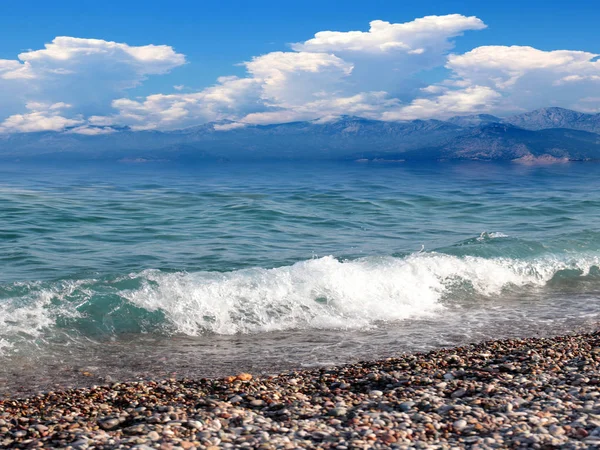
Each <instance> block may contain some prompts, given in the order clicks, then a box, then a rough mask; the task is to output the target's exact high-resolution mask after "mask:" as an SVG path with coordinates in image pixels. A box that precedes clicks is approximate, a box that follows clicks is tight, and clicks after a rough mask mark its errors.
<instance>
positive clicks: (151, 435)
mask: <svg viewBox="0 0 600 450" xmlns="http://www.w3.org/2000/svg"><path fill="white" fill-rule="evenodd" d="M146 436H148V439H150V440H152V441H158V440H159V439H160V434H158V433H157V432H156V431H151V432H150V433H148V434H147V435H146Z"/></svg>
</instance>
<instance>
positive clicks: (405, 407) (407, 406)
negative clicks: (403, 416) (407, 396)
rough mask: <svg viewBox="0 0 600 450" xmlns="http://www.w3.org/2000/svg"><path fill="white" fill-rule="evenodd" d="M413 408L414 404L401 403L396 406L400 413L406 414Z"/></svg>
mask: <svg viewBox="0 0 600 450" xmlns="http://www.w3.org/2000/svg"><path fill="white" fill-rule="evenodd" d="M413 406H415V402H402V403H400V404H399V405H398V408H400V411H402V412H407V411H410V410H411V409H412V407H413Z"/></svg>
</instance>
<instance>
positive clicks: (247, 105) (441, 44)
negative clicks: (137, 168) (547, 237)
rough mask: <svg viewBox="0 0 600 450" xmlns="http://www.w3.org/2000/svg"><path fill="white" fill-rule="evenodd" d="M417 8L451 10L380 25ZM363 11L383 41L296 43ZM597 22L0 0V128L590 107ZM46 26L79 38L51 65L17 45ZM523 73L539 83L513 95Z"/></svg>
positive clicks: (540, 8) (521, 5) (475, 13)
mask: <svg viewBox="0 0 600 450" xmlns="http://www.w3.org/2000/svg"><path fill="white" fill-rule="evenodd" d="M450 15H452V16H450ZM427 16H437V17H442V18H443V17H450V19H443V22H444V25H443V27H446V28H445V30H446V31H443V32H441V33H440V32H439V28H440V25H439V23H441V22H440V21H442V19H440V20H438V21H437V22H435V23H434V22H433V21H430V23H429V24H424V25H423V24H420V25H418V26H419V27H421V25H423V27H424V28H422V29H421V28H419V29H418V30H416V31H415V33H422V34H423V36H422V39H421V38H419V39H416V40H415V39H413V35H411V34H410V33H412V31H411V32H410V33H408V34H407V32H405V31H401V30H400V31H398V30H396V31H397V32H396V31H394V30H395V29H394V26H395V25H397V24H410V23H412V22H413V21H415V20H418V19H421V18H424V17H427ZM463 18H464V19H463ZM468 18H470V19H468ZM467 19H468V20H467ZM373 20H379V21H384V22H389V23H390V27H388V28H389V30H387V29H381V27H380V29H379V31H380V34H379V35H378V36H379V37H377V36H374V35H373V33H371V34H364V36H362V37H361V38H360V39H363V38H364V39H365V40H364V42H368V41H369V39H371V38H376V39H378V41H377V42H378V44H377V45H380V46H381V45H383V46H385V45H388V47H385V50H381V48H384V47H380V48H379V49H378V50H377V51H375V50H373V48H370V47H369V48H367V47H364V46H363V47H360V46H361V45H362V44H360V45H359V47H360V48H358V47H356V48H355V47H353V48H350V47H347V46H346V47H344V45H345V44H343V45H341V46H339V45H338V44H335V45H333V44H331V43H324V41H323V42H316V43H315V42H313V43H312V44H307V42H310V41H309V40H310V39H311V38H313V37H314V36H315V33H318V32H323V31H335V32H340V33H345V34H343V35H339V36H337V37H335V39H338V38H339V39H342V41H344V40H345V39H347V38H348V37H349V36H350V34H348V32H350V31H354V30H357V31H362V32H365V33H366V32H368V31H369V28H370V26H369V23H370V22H371V21H373ZM476 21H477V22H476ZM438 22H439V23H438ZM598 23H600V6H598V4H597V2H595V1H568V2H567V1H536V0H534V1H531V0H530V1H523V2H517V1H503V2H487V1H460V2H459V1H456V2H450V1H445V2H443V1H428V0H422V1H419V2H408V1H398V0H396V1H377V0H373V1H369V2H365V1H360V2H359V1H345V2H343V3H342V2H328V1H312V0H310V1H302V2H280V1H279V2H275V1H253V2H249V1H220V2H198V1H195V2H192V1H171V2H164V1H161V2H152V1H143V2H142V1H120V2H117V1H112V0H109V1H106V0H105V1H102V2H97V1H96V2H91V1H81V0H80V1H72V0H68V1H60V2H53V3H50V2H41V1H40V2H37V1H29V2H3V3H2V5H1V6H0V132H20V131H39V130H44V129H52V130H57V131H60V130H62V129H66V128H69V129H72V128H73V127H77V128H80V131H81V132H84V133H92V132H94V133H95V132H99V130H100V131H102V130H104V131H105V132H110V131H111V128H110V127H111V126H114V125H129V126H133V127H138V128H140V129H144V128H158V129H169V128H177V127H183V126H189V125H192V124H196V123H202V122H206V121H212V120H225V119H226V120H233V121H235V122H237V123H239V124H244V123H271V122H278V121H287V120H301V119H302V120H304V119H316V118H318V117H325V116H335V115H336V114H339V113H342V112H346V111H347V112H351V113H355V114H357V115H363V116H368V117H373V118H379V119H386V120H405V119H411V118H428V117H436V116H437V117H442V118H443V117H444V116H447V115H453V114H467V113H479V112H490V113H496V114H507V113H510V112H517V111H520V110H524V109H528V108H533V107H540V106H552V105H556V106H565V107H572V108H576V109H580V110H585V111H589V112H597V111H599V110H600V100H599V99H596V97H600V82H598V80H600V64H596V60H595V59H594V58H595V55H596V54H597V53H600V40H599V39H598V33H597V24H598ZM411 27H412V25H409V26H408V27H407V29H409V30H412V29H413V28H411ZM394 33H396V34H395V35H394ZM398 33H399V34H398ZM57 36H66V37H68V38H74V39H79V40H71V41H61V42H59V43H58V44H57V46H56V48H57V49H58V50H61V49H63V48H66V47H68V48H69V49H73V48H75V47H77V49H76V51H75V52H74V53H73V52H71V53H70V56H69V58H70V59H69V60H68V64H66V65H64V67H63V65H61V64H59V63H58V62H59V60H60V61H65V59H64V57H63V56H62V54H59V53H56V52H55V53H52V54H50V53H48V54H42V53H32V54H30V56H29V57H30V58H32V59H31V61H27V58H28V57H27V56H26V57H21V58H19V56H18V55H20V54H23V53H24V52H25V53H26V52H27V51H29V50H32V51H40V50H42V49H44V45H45V44H49V43H51V42H52V41H53V40H54V39H55V38H56V37H57ZM85 39H96V40H99V42H100V44H98V42H96V43H93V45H92V46H93V47H94V52H96V54H99V52H100V49H101V50H102V52H103V53H102V54H103V56H102V57H100V56H94V57H93V58H92V57H90V56H89V44H90V43H89V42H86V41H85ZM386 39H387V40H388V41H389V42H388V41H386ZM411 39H412V40H413V41H414V42H413V41H411ZM105 41H106V42H114V43H117V44H119V45H121V44H122V47H119V48H116V49H115V48H113V47H111V48H110V49H109V48H108V47H110V46H108V47H106V45H105V44H102V43H103V42H105ZM353 42H354V41H353ZM356 42H358V41H356ZM361 42H362V41H361ZM293 43H295V44H296V47H293V46H290V44H293ZM151 44H153V45H160V46H167V47H168V49H169V51H168V52H167V53H164V54H162V55H159V56H156V55H154V56H152V58H153V59H152V61H148V60H147V59H143V58H142V59H143V61H142V62H140V61H141V60H140V57H139V55H138V53H136V52H137V51H136V50H131V51H130V49H132V48H134V49H135V48H145V46H148V45H151ZM98 45H100V47H98ZM352 45H354V44H352ZM369 45H370V44H369ZM65 46H66V47H65ZM74 46H75V47H74ZM81 46H82V47H81ZM103 46H104V47H103ZM419 46H422V47H419ZM86 49H87V50H86ZM477 49H479V50H477ZM507 49H508V50H507ZM529 49H531V50H529ZM58 50H57V51H58ZM380 50H381V51H380ZM474 50H477V51H476V52H475V53H471V54H470V53H469V52H473V51H474ZM557 50H558V51H562V50H568V51H572V52H571V53H570V54H563V53H556V52H555V53H552V52H553V51H557ZM61 51H62V50H61ZM140 51H142V50H140ZM143 51H145V50H143ZM148 51H150V50H148ZM165 51H166V50H165ZM169 52H170V53H169ZM582 52H587V53H586V54H585V55H583V56H582ZM131 54H133V55H134V57H133V59H130V60H128V61H125V58H129V57H131ZM73 55H75V56H73ZM82 55H85V57H84V56H82ZM265 55H267V57H266V58H263V59H261V58H262V57H264V56H265ZM410 55H412V56H410ZM450 55H455V56H458V58H455V60H453V61H450V59H449V58H451V56H450ZM461 55H462V56H463V57H462V59H461V58H460V57H461ZM586 55H587V56H586ZM94 58H95V59H94ZM144 58H146V57H144ZM253 58H254V61H255V64H254V65H250V66H249V65H244V64H243V63H245V62H250V61H253ZM307 58H308V59H307ZM513 61H526V62H527V61H530V62H531V64H530V65H529V67H525V66H523V65H522V64H521V65H516V66H515V64H513ZM142 63H143V64H142ZM17 64H20V66H17ZM28 64H29V65H31V67H30V68H29V67H24V66H27V65H28ZM502 65H503V67H502V68H501V70H500V69H498V67H499V66H502ZM142 66H143V67H142ZM540 67H541V68H543V69H544V70H545V71H544V70H539V69H540ZM3 68H4V69H3ZM108 68H110V70H108ZM17 69H18V70H19V71H18V72H16V70H17ZM105 69H106V71H105ZM369 69H371V70H369ZM2 70H4V72H3V71H2ZM219 77H229V78H227V79H221V80H220V81H218V80H219ZM231 77H237V79H235V80H234V79H232V78H231ZM597 77H598V78H597ZM490 80H491V81H490ZM175 86H177V87H178V88H175ZM534 86H535V88H536V89H537V90H539V93H538V94H536V93H534V92H526V94H525V95H518V94H517V93H518V92H524V91H529V90H530V89H529V87H534ZM207 89H209V91H206V90H207ZM595 92H598V93H599V94H597V95H596V94H595ZM153 95H163V96H169V95H175V97H172V98H166V97H165V98H163V97H161V98H158V97H152V98H150V97H149V96H153ZM177 96H179V97H177ZM519 97H523V98H519ZM595 99H596V100H595ZM597 100H598V101H597ZM544 101H546V102H547V103H548V104H543V102H544ZM211 102H212V103H211ZM190 105H191V106H190ZM236 126H237V125H236ZM240 126H242V125H240ZM90 127H91V128H90ZM102 127H104V128H102ZM90 130H92V131H90Z"/></svg>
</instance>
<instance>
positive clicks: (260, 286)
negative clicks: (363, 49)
mask: <svg viewBox="0 0 600 450" xmlns="http://www.w3.org/2000/svg"><path fill="white" fill-rule="evenodd" d="M598 266H600V258H599V256H598V255H595V254H579V255H576V256H570V257H569V256H567V255H546V256H544V257H542V258H537V259H529V260H525V259H523V260H520V259H512V258H482V257H476V256H453V255H447V254H442V253H435V252H431V253H425V252H420V253H415V254H412V255H408V256H406V257H402V258H395V257H367V258H362V259H357V260H350V261H340V260H338V259H336V258H334V257H332V256H327V257H322V258H316V259H311V260H307V261H302V262H298V263H296V264H293V265H291V266H284V267H278V268H273V269H264V268H254V269H243V270H237V271H232V272H224V273H221V272H195V273H187V272H175V273H173V272H164V271H159V270H145V271H142V272H139V273H133V274H130V275H128V276H125V277H123V276H121V277H116V278H115V277H113V278H106V279H99V280H95V279H88V280H78V281H61V282H54V283H40V282H36V283H15V284H13V285H11V286H8V287H7V286H4V287H3V291H2V292H3V296H4V300H3V305H4V307H3V309H2V311H0V342H1V343H2V344H0V347H7V346H8V345H9V344H14V343H15V342H23V341H34V340H36V339H38V340H39V339H41V340H43V339H44V338H45V337H46V336H47V335H48V334H49V333H50V334H51V333H52V332H56V331H57V330H58V331H60V332H61V333H64V332H66V333H69V332H70V331H72V330H74V329H76V330H77V332H78V333H83V334H84V335H85V334H86V330H88V331H89V330H91V329H93V328H95V329H96V330H97V329H98V328H99V327H101V326H105V325H106V324H107V323H109V322H110V323H109V325H110V326H108V325H106V327H107V328H106V329H105V332H106V333H109V334H112V333H116V334H119V333H123V332H129V331H130V329H125V328H119V327H120V326H122V327H123V326H125V325H122V324H129V325H128V326H131V325H130V324H131V322H138V325H139V327H140V329H142V330H143V331H146V332H152V333H163V334H164V333H168V334H183V335H188V336H194V335H200V334H204V333H216V334H224V335H231V334H236V333H262V332H270V331H282V330H290V329H364V328H369V327H372V326H377V324H378V323H382V322H398V323H401V321H402V320H405V319H418V318H426V317H429V318H433V319H434V320H435V318H436V317H439V318H440V319H441V318H442V317H443V315H441V314H440V313H441V312H443V311H444V309H445V308H447V307H448V305H450V304H454V305H456V304H459V305H460V303H461V302H464V301H468V299H469V298H470V297H472V296H473V295H478V296H483V297H485V298H488V299H489V301H490V305H489V306H490V307H491V306H493V304H494V303H493V302H501V301H502V296H501V295H499V294H502V293H503V292H504V291H505V290H511V289H515V288H519V289H522V288H525V287H527V288H529V289H539V288H540V287H542V286H544V285H546V284H547V283H548V282H549V281H550V280H552V279H553V278H555V277H556V275H557V274H559V273H562V274H563V275H564V274H566V275H564V276H566V277H567V278H569V279H576V278H578V277H581V276H586V275H588V274H589V273H590V270H591V269H592V268H593V267H598ZM124 286H127V288H124ZM103 302H104V303H106V304H104V305H103ZM484 308H485V306H484ZM152 314H153V316H152V317H153V318H154V319H152V320H149V319H148V317H149V316H148V315H152ZM157 315H158V316H157ZM157 317H158V319H156V318H157ZM89 332H91V331H89Z"/></svg>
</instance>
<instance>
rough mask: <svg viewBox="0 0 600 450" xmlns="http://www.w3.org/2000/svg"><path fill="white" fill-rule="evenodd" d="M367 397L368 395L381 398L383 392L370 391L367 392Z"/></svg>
mask: <svg viewBox="0 0 600 450" xmlns="http://www.w3.org/2000/svg"><path fill="white" fill-rule="evenodd" d="M369 395H370V396H371V397H381V396H382V395H383V392H381V391H377V390H375V391H370V392H369Z"/></svg>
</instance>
